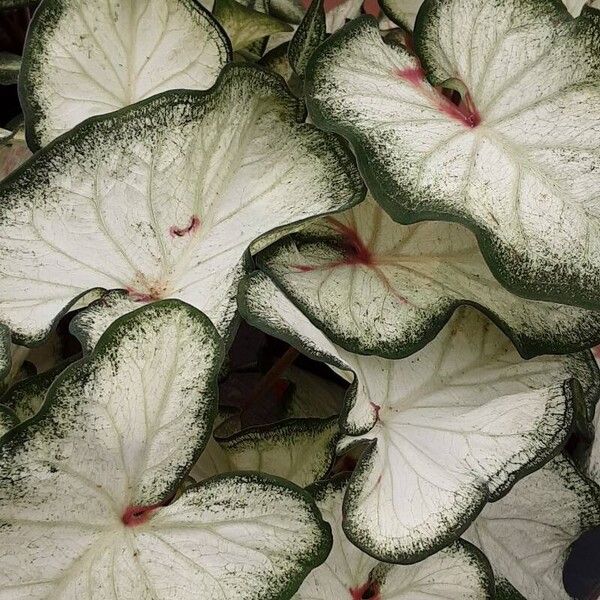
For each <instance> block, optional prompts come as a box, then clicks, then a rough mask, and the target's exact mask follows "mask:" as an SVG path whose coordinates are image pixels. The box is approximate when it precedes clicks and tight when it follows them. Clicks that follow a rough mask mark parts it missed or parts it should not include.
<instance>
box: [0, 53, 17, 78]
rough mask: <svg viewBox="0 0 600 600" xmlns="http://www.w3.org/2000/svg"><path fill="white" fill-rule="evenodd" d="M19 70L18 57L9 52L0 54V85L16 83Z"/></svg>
mask: <svg viewBox="0 0 600 600" xmlns="http://www.w3.org/2000/svg"><path fill="white" fill-rule="evenodd" d="M20 69H21V57H20V56H18V55H16V54H11V53H10V52H0V85H13V84H15V83H17V81H18V79H19V71H20Z"/></svg>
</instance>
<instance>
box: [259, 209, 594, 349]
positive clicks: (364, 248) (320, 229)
mask: <svg viewBox="0 0 600 600" xmlns="http://www.w3.org/2000/svg"><path fill="white" fill-rule="evenodd" d="M257 261H258V264H259V266H260V267H261V268H262V269H263V270H265V271H266V272H267V273H268V274H269V275H270V276H271V277H272V278H273V279H274V280H275V282H276V283H277V285H278V286H279V287H281V288H282V289H283V290H284V291H285V293H286V294H287V296H289V297H290V298H291V299H292V300H293V301H294V303H295V304H296V305H297V306H298V307H299V308H300V309H301V310H302V311H303V312H304V313H306V314H307V315H308V316H309V318H310V319H311V321H313V322H314V323H315V324H317V325H318V327H319V328H320V329H322V330H323V331H324V332H325V333H326V334H327V336H328V337H329V338H330V339H331V340H333V341H335V342H336V343H337V344H339V345H340V346H342V347H344V348H346V349H348V350H351V351H354V352H358V353H361V354H377V355H379V356H385V357H388V358H399V357H402V356H407V355H409V354H412V353H413V352H415V351H416V350H418V349H419V348H422V347H423V346H424V345H425V344H426V343H427V342H428V341H429V340H430V339H431V338H433V337H434V336H435V335H436V334H437V333H438V331H439V330H440V329H441V328H442V326H443V325H444V324H445V323H446V321H447V320H448V319H449V318H450V316H451V315H452V313H453V312H454V310H455V309H456V307H457V306H458V305H460V304H472V305H475V306H477V307H480V308H481V309H482V310H483V311H484V312H485V313H486V314H488V315H489V316H490V317H491V318H492V319H493V320H494V322H495V323H497V324H498V325H499V326H500V327H501V328H502V329H503V330H504V331H505V332H506V334H507V335H508V336H509V337H510V338H511V339H512V340H513V342H514V343H515V345H516V346H517V348H518V349H519V351H520V352H521V354H522V355H523V356H525V357H531V356H535V355H537V354H545V353H559V352H573V351H576V350H581V349H584V348H589V347H590V346H591V345H593V344H594V343H596V342H595V341H596V340H597V339H599V338H600V314H599V313H597V312H596V311H588V310H585V309H582V308H577V307H572V306H565V305H560V304H553V303H549V302H540V301H535V300H527V299H524V298H521V297H519V296H515V295H514V294H511V293H510V292H508V291H507V290H505V289H504V288H503V287H502V286H501V285H499V284H498V282H497V281H496V279H495V278H494V276H493V275H492V273H491V272H490V270H489V269H488V267H487V265H486V263H485V261H484V260H483V258H482V256H481V253H480V252H479V249H478V247H477V240H476V239H475V236H474V235H473V234H472V233H471V232H470V231H469V230H468V229H466V228H465V227H463V226H461V225H458V224H455V223H444V222H439V221H435V222H432V221H426V222H422V223H417V224H415V225H411V226H403V225H399V224H397V223H395V222H394V221H392V220H391V219H390V218H389V217H388V216H387V215H386V214H385V213H384V212H383V210H382V209H381V208H380V207H379V205H378V204H377V203H376V202H374V201H373V200H372V199H371V198H370V197H368V198H367V200H366V201H365V202H363V203H361V204H359V205H358V206H355V207H354V208H353V209H351V210H349V211H346V212H344V213H342V214H340V215H336V216H332V217H327V218H325V219H322V220H319V221H313V222H311V223H310V224H309V225H308V226H306V227H305V228H304V229H303V230H302V231H301V232H300V233H297V234H295V235H291V236H289V237H287V238H284V239H283V240H281V241H280V242H278V243H276V244H274V245H273V246H270V247H268V248H267V249H266V250H265V251H263V252H262V253H261V254H260V255H259V256H258V257H257Z"/></svg>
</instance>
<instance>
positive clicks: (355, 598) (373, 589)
mask: <svg viewBox="0 0 600 600" xmlns="http://www.w3.org/2000/svg"><path fill="white" fill-rule="evenodd" d="M349 592H350V598H352V600H381V593H380V591H379V584H378V583H377V582H376V581H367V582H366V583H363V584H362V585H361V586H358V587H355V588H350V590H349Z"/></svg>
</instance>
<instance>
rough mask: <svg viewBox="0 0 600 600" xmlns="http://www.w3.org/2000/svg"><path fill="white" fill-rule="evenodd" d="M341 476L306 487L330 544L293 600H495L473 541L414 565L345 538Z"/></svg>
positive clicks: (486, 569)
mask: <svg viewBox="0 0 600 600" xmlns="http://www.w3.org/2000/svg"><path fill="white" fill-rule="evenodd" d="M345 485H346V478H345V477H338V478H335V479H333V480H331V481H327V482H322V483H319V484H316V485H314V486H312V487H311V488H310V491H311V493H312V494H313V495H314V497H315V500H316V501H317V506H318V507H319V509H320V510H321V513H322V515H323V518H324V519H325V520H326V521H327V522H329V524H330V525H331V528H332V532H333V548H332V550H331V552H330V554H329V557H328V558H327V560H326V561H325V563H324V564H323V565H321V566H320V567H318V568H317V569H315V570H314V571H313V572H312V573H310V575H309V576H308V577H307V578H306V580H305V581H304V583H303V584H302V585H301V586H300V589H299V590H298V593H297V594H296V595H295V596H294V598H295V599H297V600H333V599H335V600H360V599H362V598H372V599H373V600H416V599H417V598H418V599H422V600H428V599H433V598H445V599H447V600H454V599H456V600H459V599H460V600H485V599H488V598H493V597H494V596H493V582H492V573H491V569H490V566H489V564H488V562H487V560H486V559H485V557H484V556H483V555H482V554H481V553H480V552H479V551H477V549H476V548H474V547H473V546H472V545H471V544H468V543H466V542H464V541H462V540H458V541H456V542H454V543H453V544H452V545H450V546H449V547H448V548H444V549H443V550H441V551H440V552H438V553H437V554H436V555H435V556H431V557H429V558H427V559H425V560H424V561H421V562H420V563H418V564H416V565H410V566H405V565H390V564H386V563H380V562H378V561H377V560H375V559H374V558H371V557H370V556H368V555H367V554H365V553H364V552H362V551H361V550H359V549H358V548H356V547H355V546H353V545H352V544H351V543H350V542H349V541H348V540H347V539H346V535H345V533H344V530H343V527H342V521H343V518H342V501H343V497H344V489H345Z"/></svg>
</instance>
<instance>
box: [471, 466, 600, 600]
mask: <svg viewBox="0 0 600 600" xmlns="http://www.w3.org/2000/svg"><path fill="white" fill-rule="evenodd" d="M598 525H600V492H599V489H598V487H597V486H595V485H594V484H593V483H592V482H590V481H589V480H586V479H585V478H584V477H582V476H581V475H580V474H579V473H578V472H577V471H576V469H575V468H574V467H573V465H572V463H571V462H570V461H569V460H568V459H566V458H564V457H558V458H555V459H554V460H552V461H551V462H550V463H548V464H547V465H546V466H545V467H544V468H542V469H540V470H539V471H536V472H535V473H533V474H532V475H529V476H528V477H525V478H524V479H523V480H521V481H519V482H518V483H517V484H516V485H515V487H514V489H513V490H512V491H511V492H510V493H509V494H508V495H507V496H506V497H505V498H503V499H502V500H499V501H498V502H494V503H493V504H488V505H487V506H486V508H485V509H484V510H483V512H482V513H481V515H480V516H479V517H478V518H477V520H476V521H475V523H474V524H473V525H472V526H471V528H470V529H468V530H467V532H466V533H465V537H466V539H468V540H469V541H471V542H472V543H473V544H475V545H476V546H478V547H479V548H480V549H481V550H482V551H483V552H484V553H485V554H486V556H487V557H488V559H489V561H490V562H491V564H492V568H493V569H494V571H495V572H496V573H497V574H498V575H501V576H502V577H504V578H506V579H507V580H508V581H509V582H510V584H512V586H514V587H515V588H516V589H517V590H518V591H519V592H520V593H521V594H522V595H523V596H524V597H525V598H527V600H548V599H549V598H552V600H563V599H564V600H568V598H569V597H570V596H569V595H568V594H567V593H566V591H565V589H564V587H563V578H562V572H563V566H564V563H565V560H566V558H567V554H568V552H569V548H570V546H571V544H572V543H573V542H574V541H575V540H576V539H577V538H578V537H579V536H580V535H581V534H582V533H583V532H584V531H586V530H588V529H591V528H593V527H596V526H598Z"/></svg>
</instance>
